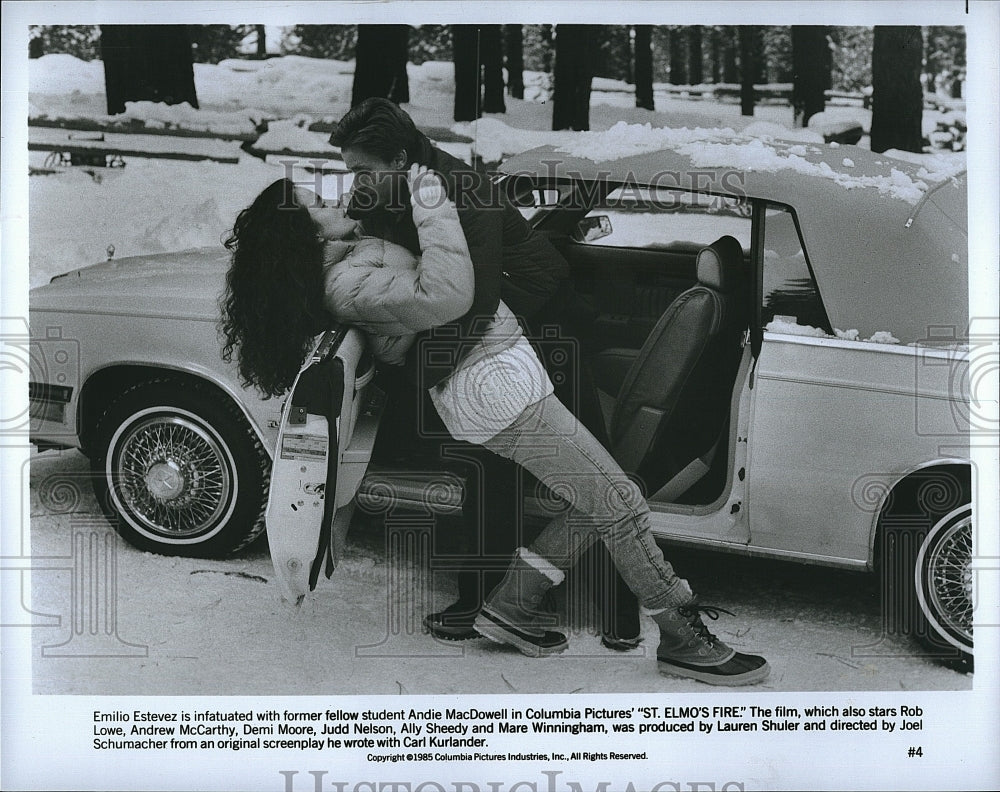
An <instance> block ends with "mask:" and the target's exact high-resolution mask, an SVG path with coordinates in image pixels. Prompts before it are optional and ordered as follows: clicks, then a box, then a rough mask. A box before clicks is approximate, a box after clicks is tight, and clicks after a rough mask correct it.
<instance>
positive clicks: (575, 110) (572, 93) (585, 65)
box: [552, 25, 594, 130]
mask: <svg viewBox="0 0 1000 792" xmlns="http://www.w3.org/2000/svg"><path fill="white" fill-rule="evenodd" d="M593 28H594V26H593V25H558V26H557V27H556V66H555V75H554V81H553V82H554V85H553V97H552V128H553V129H575V130H586V129H590V84H591V80H592V79H593V71H592V69H593V48H594V41H593V39H594V34H593Z"/></svg>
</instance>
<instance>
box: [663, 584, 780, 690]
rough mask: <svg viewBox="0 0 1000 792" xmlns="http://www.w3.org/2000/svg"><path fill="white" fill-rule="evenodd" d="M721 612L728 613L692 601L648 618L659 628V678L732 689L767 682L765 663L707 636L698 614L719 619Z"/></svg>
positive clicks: (768, 667) (705, 628)
mask: <svg viewBox="0 0 1000 792" xmlns="http://www.w3.org/2000/svg"><path fill="white" fill-rule="evenodd" d="M720 611H721V612H722V613H729V611H727V610H723V609H722V608H713V607H711V606H707V605H699V604H698V603H697V602H696V601H695V600H692V601H691V602H689V603H688V604H687V605H682V606H681V607H679V608H668V609H667V610H664V611H660V612H659V613H651V614H650V615H651V616H652V617H653V621H654V622H656V625H657V626H658V627H659V628H660V645H659V647H657V650H656V662H657V666H658V668H659V671H660V673H661V674H673V675H675V676H683V677H689V678H690V679H697V680H698V681H699V682H705V683H707V684H709V685H727V686H732V687H735V686H739V685H753V684H755V683H757V682H760V681H762V680H764V679H766V678H767V675H768V674H769V673H770V671H771V668H770V666H768V664H767V660H765V659H764V658H763V657H758V656H757V655H747V654H742V653H740V652H737V651H735V650H734V649H731V648H730V647H728V646H726V645H725V644H724V643H723V642H722V641H720V640H719V639H718V638H716V637H715V636H714V635H712V633H711V632H709V630H708V627H706V626H705V623H704V622H703V621H702V620H701V614H703V613H704V614H705V615H706V616H708V617H709V618H711V619H718V618H719V613H720ZM647 612H648V611H647ZM729 615H730V616H732V615H733V614H731V613H729Z"/></svg>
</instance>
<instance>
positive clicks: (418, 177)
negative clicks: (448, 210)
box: [406, 162, 448, 209]
mask: <svg viewBox="0 0 1000 792" xmlns="http://www.w3.org/2000/svg"><path fill="white" fill-rule="evenodd" d="M406 183H407V186H408V187H409V188H410V202H411V203H413V204H415V205H419V206H420V207H421V208H424V209H433V208H435V207H438V206H441V204H443V203H444V202H445V201H447V200H448V192H447V190H446V189H445V186H444V182H443V181H441V177H440V176H438V175H437V174H436V173H435V172H434V171H432V170H428V169H427V166H425V165H418V164H417V163H415V162H414V163H413V164H412V165H411V166H410V170H409V171H408V172H407V174H406Z"/></svg>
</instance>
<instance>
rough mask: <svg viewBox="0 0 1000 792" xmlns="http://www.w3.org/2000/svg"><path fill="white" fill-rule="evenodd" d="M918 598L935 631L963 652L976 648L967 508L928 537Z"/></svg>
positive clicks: (947, 517)
mask: <svg viewBox="0 0 1000 792" xmlns="http://www.w3.org/2000/svg"><path fill="white" fill-rule="evenodd" d="M915 574H916V586H917V598H918V602H919V604H920V609H921V610H922V611H923V613H924V616H925V617H926V618H927V620H928V622H929V623H930V625H931V627H932V628H933V629H934V630H935V631H936V632H937V633H938V634H939V635H940V636H941V637H942V638H944V639H945V640H946V641H948V642H949V643H951V644H952V645H953V646H956V647H958V648H960V649H971V648H972V611H973V591H972V589H973V587H972V512H971V508H970V507H969V506H967V505H966V506H963V507H960V508H958V509H956V510H955V511H953V512H950V513H949V514H947V515H945V516H944V517H942V518H941V519H940V520H939V521H938V522H937V523H936V524H935V525H934V527H933V528H932V529H931V530H930V532H929V533H928V534H927V537H926V538H925V539H924V542H923V544H922V546H921V548H920V554H919V556H918V557H917V563H916V567H915Z"/></svg>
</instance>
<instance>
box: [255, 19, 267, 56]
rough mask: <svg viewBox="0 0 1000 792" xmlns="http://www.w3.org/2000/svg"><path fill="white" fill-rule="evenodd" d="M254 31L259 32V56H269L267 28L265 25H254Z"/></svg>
mask: <svg viewBox="0 0 1000 792" xmlns="http://www.w3.org/2000/svg"><path fill="white" fill-rule="evenodd" d="M253 28H254V31H255V32H256V33H257V57H258V58H261V59H263V58H266V57H267V28H266V26H265V25H254V26H253Z"/></svg>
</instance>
